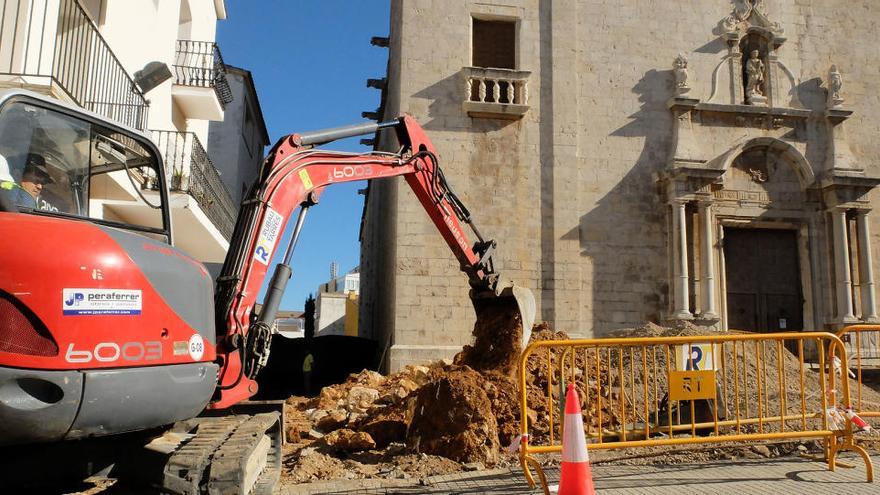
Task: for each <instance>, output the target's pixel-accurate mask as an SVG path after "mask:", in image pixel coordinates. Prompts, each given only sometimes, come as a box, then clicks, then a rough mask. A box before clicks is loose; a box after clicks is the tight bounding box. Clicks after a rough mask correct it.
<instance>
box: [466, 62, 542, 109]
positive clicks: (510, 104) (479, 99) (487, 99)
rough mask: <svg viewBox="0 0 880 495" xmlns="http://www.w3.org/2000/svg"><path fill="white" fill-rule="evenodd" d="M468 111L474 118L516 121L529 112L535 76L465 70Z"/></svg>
mask: <svg viewBox="0 0 880 495" xmlns="http://www.w3.org/2000/svg"><path fill="white" fill-rule="evenodd" d="M462 74H463V76H464V101H463V105H462V106H463V108H464V111H465V112H467V114H468V115H469V116H471V117H477V118H490V119H508V120H516V119H520V118H522V116H523V115H525V114H526V112H528V111H529V76H531V74H532V73H531V72H529V71H523V70H511V69H490V68H483V67H464V68H463V69H462Z"/></svg>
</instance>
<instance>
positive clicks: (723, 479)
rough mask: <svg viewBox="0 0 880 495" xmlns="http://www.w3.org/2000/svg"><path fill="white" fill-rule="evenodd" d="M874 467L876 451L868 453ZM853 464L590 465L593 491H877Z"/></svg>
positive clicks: (421, 489)
mask: <svg viewBox="0 0 880 495" xmlns="http://www.w3.org/2000/svg"><path fill="white" fill-rule="evenodd" d="M873 460H874V464H875V465H878V466H880V455H874V456H873ZM846 461H847V462H849V463H850V464H852V465H853V466H855V467H854V468H852V469H846V468H842V467H838V468H837V471H835V472H830V471H828V469H827V465H826V464H824V463H819V462H814V461H809V460H805V459H800V458H786V459H772V460H767V459H764V460H743V461H718V462H708V463H700V464H681V465H674V466H614V465H601V466H594V467H593V477H594V481H595V483H596V488H597V490H598V491H599V492H600V493H602V494H603V495H604V494H621V495H623V494H627V495H629V494H632V495H636V494H639V495H641V494H644V495H648V494H679V493H688V494H717V493H736V494H737V495H748V494H756V495H757V494H760V495H768V494H772V493H779V494H783V493H785V494H788V493H816V494H823V493H845V494H847V495H861V494H877V493H880V480H878V482H875V483H866V482H865V466H864V464H863V463H862V462H861V460H860V459H855V458H846ZM547 474H548V477H549V478H550V483H551V484H553V483H557V482H558V479H559V471H558V469H551V470H549V471H548V473H547ZM278 493H279V494H280V495H307V494H317V493H335V494H345V495H349V494H351V495H354V494H358V495H361V494H363V495H379V494H401V495H404V494H416V493H430V494H441V493H443V494H462V495H463V494H477V493H489V494H499V495H501V494H503V495H518V494H531V493H540V491H537V490H530V489H529V487H528V485H527V484H526V482H525V478H524V477H523V474H522V472H521V471H519V470H513V469H506V468H505V469H496V470H492V471H479V472H473V473H456V474H451V475H445V476H435V477H432V478H427V479H425V480H421V481H419V480H346V481H330V482H321V483H312V484H308V485H296V486H289V487H284V488H282V489H281V490H280V491H279V492H278Z"/></svg>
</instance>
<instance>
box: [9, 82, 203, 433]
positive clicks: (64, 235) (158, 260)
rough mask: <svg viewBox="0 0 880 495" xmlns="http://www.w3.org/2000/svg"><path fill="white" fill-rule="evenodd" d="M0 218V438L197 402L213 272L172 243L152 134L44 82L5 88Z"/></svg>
mask: <svg viewBox="0 0 880 495" xmlns="http://www.w3.org/2000/svg"><path fill="white" fill-rule="evenodd" d="M0 232H3V235H2V236H0V445H4V444H16V443H30V442H44V441H55V440H62V439H72V438H84V437H90V436H103V435H108V434H113V433H122V432H128V431H136V430H143V429H146V428H152V427H157V426H161V425H166V424H170V423H174V422H175V421H179V420H182V419H188V418H192V417H194V416H196V415H198V414H199V413H200V412H201V411H202V410H203V409H204V407H205V405H206V404H207V403H208V401H209V400H210V398H211V396H212V394H213V393H214V390H215V388H216V374H217V368H218V366H217V364H216V363H214V360H215V358H216V353H215V350H214V342H215V340H216V329H215V326H214V317H213V316H214V315H213V311H212V304H213V302H212V297H213V282H212V279H211V277H210V275H209V274H208V272H207V270H206V269H205V267H204V266H202V264H201V263H199V262H198V261H196V260H194V259H191V258H189V257H188V256H186V255H185V254H184V253H182V252H180V251H178V250H176V249H175V248H174V247H173V246H172V245H171V222H170V215H169V210H168V193H167V190H166V187H165V179H164V174H163V172H162V161H161V158H160V156H159V153H158V150H157V149H156V148H155V146H154V145H153V144H152V143H151V141H150V140H149V138H147V137H146V136H145V135H143V134H142V133H140V132H138V131H136V130H133V129H128V128H125V127H122V126H119V125H117V124H114V123H113V122H111V121H109V120H107V119H105V118H103V117H100V116H98V115H94V114H91V113H89V112H86V111H84V110H82V109H79V108H76V107H73V106H69V105H66V104H64V103H61V102H58V101H56V100H53V99H51V98H48V97H46V96H42V95H37V94H34V93H29V92H25V91H20V90H12V91H7V92H3V93H0ZM190 343H192V344H197V345H198V346H201V351H200V352H190V347H189V345H190Z"/></svg>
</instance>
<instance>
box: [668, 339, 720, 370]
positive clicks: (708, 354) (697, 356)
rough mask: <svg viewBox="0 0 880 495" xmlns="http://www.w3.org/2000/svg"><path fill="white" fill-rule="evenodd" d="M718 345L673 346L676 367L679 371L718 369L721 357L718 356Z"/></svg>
mask: <svg viewBox="0 0 880 495" xmlns="http://www.w3.org/2000/svg"><path fill="white" fill-rule="evenodd" d="M717 350H718V346H717V345H714V344H707V343H701V344H682V345H680V346H678V347H676V348H675V362H676V363H677V364H676V369H677V370H679V371H691V370H693V371H701V370H713V371H718V370H719V369H720V368H721V358H720V357H718V354H719V353H718V352H716V351H717Z"/></svg>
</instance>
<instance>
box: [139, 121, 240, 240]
mask: <svg viewBox="0 0 880 495" xmlns="http://www.w3.org/2000/svg"><path fill="white" fill-rule="evenodd" d="M151 133H152V137H153V142H155V143H156V145H157V146H158V148H159V152H160V153H162V157H163V159H164V160H165V176H166V177H167V180H168V187H169V189H171V190H172V191H177V192H183V193H187V194H189V195H190V196H192V197H193V198H195V200H196V202H197V203H198V204H199V206H201V208H202V210H203V211H204V212H205V215H207V216H208V218H209V219H210V220H211V222H212V223H213V224H214V225H215V226H216V227H217V229H218V230H219V231H220V233H221V234H223V237H225V238H226V239H227V240H229V239H230V238H231V237H232V230H233V229H234V228H235V216H236V208H235V204H234V203H233V201H232V197H231V196H230V195H229V191H228V190H227V189H226V186H224V185H223V181H222V180H221V179H220V174H219V173H218V172H217V169H216V168H215V167H214V164H213V163H212V162H211V159H210V158H209V157H208V153H207V152H206V151H205V148H204V147H202V143H201V141H199V138H198V137H197V136H196V135H195V134H193V133H191V132H176V131H151Z"/></svg>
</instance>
